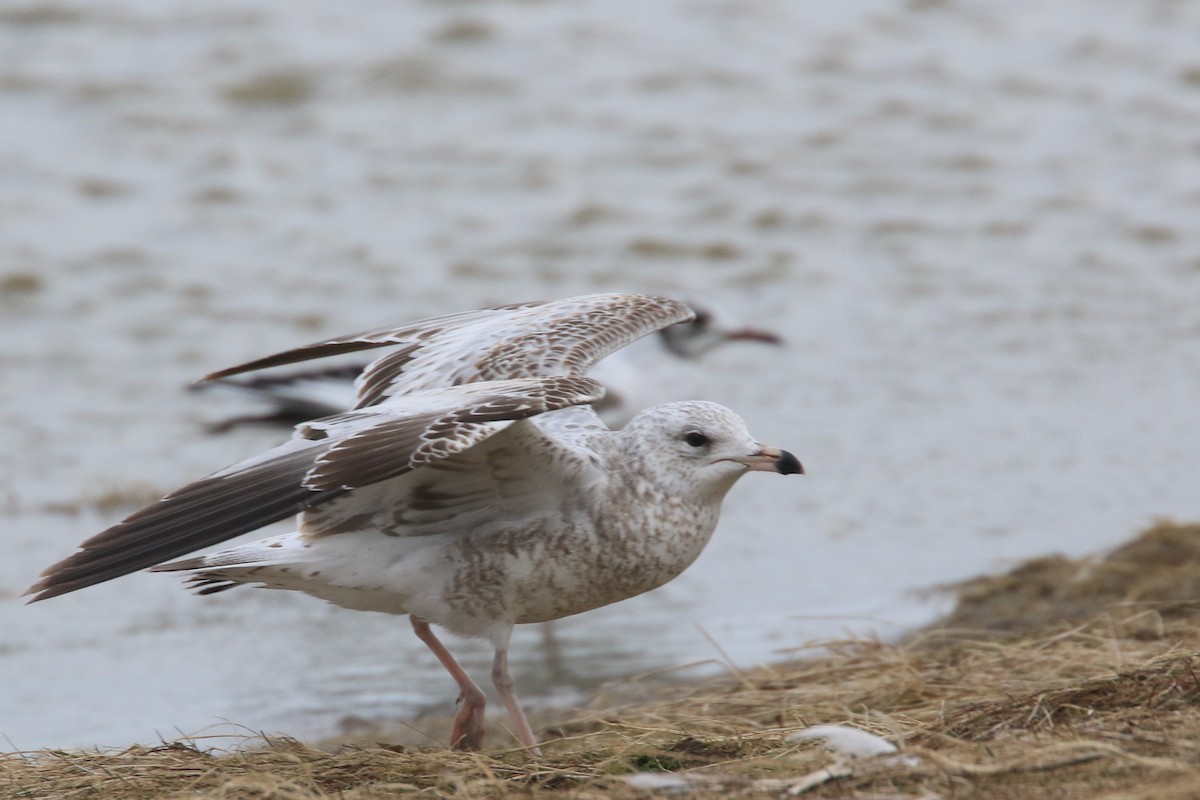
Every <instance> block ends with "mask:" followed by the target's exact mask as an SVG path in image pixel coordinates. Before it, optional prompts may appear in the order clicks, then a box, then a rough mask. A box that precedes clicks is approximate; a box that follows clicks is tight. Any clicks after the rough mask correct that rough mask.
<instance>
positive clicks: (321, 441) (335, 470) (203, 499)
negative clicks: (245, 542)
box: [26, 377, 604, 602]
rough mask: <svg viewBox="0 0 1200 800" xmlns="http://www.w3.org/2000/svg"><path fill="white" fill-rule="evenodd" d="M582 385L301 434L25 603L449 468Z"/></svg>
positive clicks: (208, 483) (450, 397) (159, 512)
mask: <svg viewBox="0 0 1200 800" xmlns="http://www.w3.org/2000/svg"><path fill="white" fill-rule="evenodd" d="M603 394H604V389H603V387H601V386H600V384H599V383H597V382H596V381H593V380H591V379H589V378H582V377H545V378H527V379H520V380H505V381H485V382H480V383H471V384H467V385H463V386H458V387H451V388H445V389H439V390H433V391H429V392H422V393H419V394H416V395H408V396H405V397H398V398H393V399H392V400H389V402H388V403H387V404H386V405H384V406H377V407H375V408H372V409H367V410H362V411H351V412H348V413H346V414H341V415H338V416H336V417H330V418H327V419H325V420H319V421H317V422H314V423H310V424H308V425H303V426H300V428H299V429H298V430H297V435H296V437H295V438H293V439H292V440H290V441H288V442H287V443H285V444H283V445H281V446H280V447H277V448H275V449H273V450H270V451H268V452H266V453H264V454H262V455H260V456H258V457H255V458H252V459H249V460H247V461H243V462H241V463H239V464H235V465H234V466H232V467H228V468H226V469H224V470H221V471H220V472H216V473H214V474H213V475H210V476H209V477H207V478H203V479H201V480H199V481H196V482H194V483H191V484H188V485H186V486H184V487H182V488H181V489H178V490H176V491H174V492H172V493H171V494H168V495H167V496H166V497H164V498H163V499H161V500H159V501H158V502H156V503H154V504H152V505H150V506H147V507H146V508H143V509H142V510H140V511H137V512H135V513H134V514H132V515H130V516H129V517H127V518H126V519H124V520H123V521H121V522H119V523H117V524H116V525H114V526H113V527H111V528H109V529H108V530H105V531H103V532H101V533H99V534H97V535H96V536H93V537H92V538H90V539H88V540H87V541H85V542H84V543H83V544H82V545H80V548H81V549H80V550H79V551H78V552H76V553H75V554H73V555H71V556H69V557H68V558H66V559H64V560H62V561H60V562H58V563H57V564H54V565H52V566H50V567H49V568H47V569H46V570H45V571H44V572H43V573H42V578H41V580H40V581H38V582H37V583H36V584H34V585H33V586H32V587H30V589H29V590H28V591H27V592H26V594H33V595H35V596H34V597H33V600H32V601H31V602H34V601H38V600H45V599H47V598H50V597H55V596H57V595H60V594H66V593H67V592H73V591H75V590H77V589H82V588H84V587H87V586H92V585H94V584H97V583H102V582H104V581H108V580H111V579H113V578H117V577H120V576H122V575H127V574H129V573H131V572H135V571H137V570H140V569H144V568H146V567H150V566H153V565H155V564H159V563H162V562H163V561H167V560H169V559H172V558H175V557H177V556H181V555H184V554H186V553H190V552H192V551H193V550H196V549H199V548H201V547H206V546H210V545H213V544H216V543H218V542H223V541H225V540H227V539H232V538H233V537H235V536H239V535H241V534H243V533H247V532H249V531H252V530H255V529H257V528H261V527H262V526H264V525H267V524H269V523H272V522H276V521H278V520H281V519H285V518H287V517H289V516H292V515H294V514H296V513H299V512H301V511H304V510H306V509H312V508H315V507H317V506H320V505H322V504H324V503H327V502H329V501H330V500H333V499H335V498H337V497H340V496H342V495H344V494H346V493H347V492H349V491H351V490H353V489H356V488H359V487H362V486H367V485H370V484H373V483H376V482H379V481H383V480H387V479H388V478H393V477H397V476H400V475H403V474H405V473H407V472H411V471H412V470H415V469H418V468H419V467H421V466H424V465H427V464H430V463H434V462H436V461H439V460H442V459H446V458H449V457H450V456H452V455H454V454H456V453H460V452H462V451H464V450H467V449H469V448H471V447H473V446H474V445H476V444H478V443H480V442H482V441H485V440H486V439H487V438H489V437H490V436H492V435H494V434H495V433H497V432H499V431H500V430H503V429H504V428H505V427H507V426H508V425H510V424H512V422H513V421H514V420H519V419H524V418H528V417H532V416H535V415H537V414H542V413H545V412H547V411H553V410H556V409H563V408H569V407H572V406H577V405H584V404H587V403H591V402H594V401H596V400H598V399H599V398H600V397H602V396H603Z"/></svg>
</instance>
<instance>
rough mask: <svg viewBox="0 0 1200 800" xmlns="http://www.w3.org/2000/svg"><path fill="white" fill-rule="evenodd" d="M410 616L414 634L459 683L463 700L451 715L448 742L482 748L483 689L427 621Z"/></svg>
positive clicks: (484, 700)
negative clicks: (451, 653)
mask: <svg viewBox="0 0 1200 800" xmlns="http://www.w3.org/2000/svg"><path fill="white" fill-rule="evenodd" d="M409 619H410V620H411V621H412V626H413V630H414V631H415V632H416V634H417V638H418V639H420V640H421V641H422V642H424V643H425V646H426V647H428V648H429V649H430V650H432V651H433V654H434V655H435V656H437V658H438V661H440V662H442V666H443V667H445V668H446V671H447V672H449V673H450V676H451V677H453V678H454V682H455V683H457V684H458V691H459V699H460V700H462V708H461V709H459V711H458V715H457V716H455V717H454V728H453V730H452V731H451V733H450V746H451V747H452V748H454V749H455V750H480V749H482V748H483V712H484V708H485V707H486V706H487V698H486V697H485V696H484V694H483V691H482V690H481V689H480V688H479V687H478V686H476V685H475V682H474V681H473V680H471V676H470V675H468V674H467V673H466V670H464V669H463V668H462V667H461V666H459V664H458V662H457V661H455V660H454V656H452V655H450V651H449V650H447V649H446V646H445V645H444V644H442V643H441V641H440V640H439V639H438V638H437V637H436V636H434V635H433V631H432V630H431V629H430V627H429V623H428V622H426V621H425V620H423V619H421V618H419V617H414V616H411V615H410V616H409Z"/></svg>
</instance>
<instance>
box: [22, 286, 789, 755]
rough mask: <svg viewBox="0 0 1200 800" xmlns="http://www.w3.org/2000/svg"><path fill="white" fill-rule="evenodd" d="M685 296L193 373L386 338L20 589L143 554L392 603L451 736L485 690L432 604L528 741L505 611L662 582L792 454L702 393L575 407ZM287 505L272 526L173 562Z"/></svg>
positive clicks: (505, 310) (208, 576)
mask: <svg viewBox="0 0 1200 800" xmlns="http://www.w3.org/2000/svg"><path fill="white" fill-rule="evenodd" d="M692 313H693V312H692V311H691V309H689V308H688V307H687V306H685V305H683V304H682V303H678V302H676V301H673V300H668V299H664V298H655V297H645V296H641V295H625V294H607V295H588V296H584V297H576V298H571V299H567V300H559V301H552V302H535V303H525V304H520V305H512V306H503V307H499V308H491V309H483V310H480V311H470V312H464V313H460V314H451V315H447V316H443V317H437V318H435V319H431V320H426V321H423V322H417V323H413V324H411V325H405V326H401V327H397V328H387V329H381V330H374V331H368V332H365V333H362V334H358V335H354V336H347V337H339V338H335V339H329V340H326V341H323V342H317V343H315V344H312V345H308V346H305V347H301V348H298V349H296V350H290V351H287V352H284V353H280V354H277V355H274V356H268V357H266V358H262V359H258V360H257V361H252V362H249V363H247V364H243V365H240V366H238V367H233V368H231V369H227V370H222V371H220V372H216V373H213V374H212V375H210V376H208V378H209V379H213V378H217V377H221V376H225V375H232V374H236V373H239V372H243V371H247V370H253V369H261V368H264V367H268V366H276V365H280V364H288V363H293V362H296V361H302V360H306V359H309V358H319V357H322V356H327V355H333V354H336V353H342V352H350V351H354V350H362V349H368V348H374V347H387V346H390V347H392V348H393V349H392V350H391V351H390V352H388V353H387V354H386V355H384V356H383V357H381V358H379V359H377V360H375V361H374V362H372V363H371V364H370V365H369V366H368V367H367V368H366V370H365V371H364V372H363V373H362V375H361V376H360V377H359V379H358V403H357V405H356V407H355V408H354V409H352V410H351V411H348V412H344V413H341V414H337V415H334V416H330V417H326V418H324V419H320V420H314V421H312V422H308V423H305V424H302V425H299V426H297V428H296V432H295V435H294V436H293V437H292V439H290V440H289V441H288V442H286V443H285V444H283V445H280V446H279V447H276V448H274V449H272V450H269V451H267V452H266V453H263V454H261V455H259V456H257V457H255V458H251V459H248V460H246V461H243V462H241V463H239V464H235V465H233V466H231V467H228V468H226V469H223V470H221V471H219V472H216V473H213V474H212V475H210V476H208V477H207V478H203V479H201V480H199V481H196V482H195V483H191V484H188V485H186V486H184V487H182V488H180V489H177V490H176V491H174V492H172V493H170V494H168V495H167V496H166V497H164V498H163V499H161V500H159V501H158V502H156V503H154V504H152V505H150V506H147V507H146V508H144V509H142V510H140V511H137V512H135V513H134V514H132V515H130V516H129V517H127V518H126V519H125V520H124V521H122V522H120V523H118V524H116V525H114V526H113V527H111V528H109V529H108V530H106V531H103V532H101V533H99V534H97V535H96V536H93V537H92V538H90V539H88V540H87V541H85V542H84V543H83V544H82V545H81V546H80V550H79V551H78V552H76V553H75V554H74V555H71V556H69V557H68V558H66V559H64V560H62V561H60V562H59V563H57V564H54V565H53V566H51V567H49V568H48V569H47V570H46V571H45V572H44V573H43V574H42V577H41V580H39V581H38V582H37V583H36V584H34V585H33V586H32V587H30V589H29V591H28V592H27V593H29V594H33V595H34V597H33V600H32V601H38V600H45V599H47V598H50V597H55V596H57V595H60V594H66V593H67V592H73V591H75V590H77V589H82V588H85V587H87V586H92V585H94V584H97V583H101V582H103V581H107V580H111V579H113V578H117V577H120V576H122V575H127V574H129V573H131V572H134V571H136V570H140V569H144V568H147V567H150V568H152V569H153V571H187V572H190V573H191V577H190V582H191V583H192V584H193V586H195V587H196V588H197V589H199V591H200V593H202V594H209V593H212V592H217V591H222V590H224V589H229V588H232V587H234V586H237V585H240V584H259V585H262V586H265V587H268V588H274V589H294V590H298V591H302V592H306V593H308V594H311V595H314V596H316V597H320V598H322V599H324V600H328V601H330V602H332V603H335V604H337V605H340V606H343V607H346V608H352V609H360V610H366V611H383V612H388V613H393V614H407V615H409V619H410V621H411V623H412V626H413V629H414V631H415V632H416V634H417V636H418V637H419V638H420V639H421V641H423V642H424V643H425V644H426V645H427V646H428V647H429V648H430V650H432V651H433V653H434V654H435V655H436V656H437V658H438V660H439V661H441V663H442V664H443V666H445V668H446V669H447V671H449V672H450V674H451V675H452V676H453V677H454V680H455V681H456V682H457V684H458V687H459V690H460V692H461V696H462V700H463V703H462V707H461V709H460V710H459V712H458V714H457V716H456V717H455V720H454V727H453V730H452V734H451V744H452V745H453V746H454V747H456V748H460V749H471V750H474V749H479V748H480V747H481V746H482V743H483V718H484V695H483V692H482V691H480V689H479V687H478V686H476V685H475V683H474V682H473V681H472V680H471V678H470V677H469V676H468V675H467V674H466V672H465V671H464V670H463V669H462V667H461V666H459V664H458V662H457V661H456V660H455V659H454V657H453V656H452V655H451V654H450V652H449V651H448V650H447V649H446V647H445V646H444V645H443V644H442V643H441V641H440V640H439V639H438V638H437V637H436V636H435V635H434V633H433V630H432V629H431V627H430V624H431V623H433V624H437V625H441V626H443V627H445V628H447V629H449V630H451V631H453V632H455V633H459V634H462V635H466V636H476V637H482V638H486V639H487V640H489V641H490V642H491V644H492V646H493V648H494V651H495V657H494V661H493V667H492V680H493V682H494V684H495V686H496V689H497V691H498V692H499V694H500V696H501V697H502V698H503V700H504V703H505V705H506V706H507V708H508V712H509V716H510V719H511V721H512V726H513V732H514V734H515V735H516V737H517V739H518V740H519V741H520V742H521V744H522V745H524V746H526V747H528V748H530V749H531V750H534V751H536V748H537V743H536V740H535V738H534V735H533V731H532V729H531V728H530V726H529V723H528V721H527V720H526V718H525V714H524V712H523V711H522V710H521V707H520V705H519V703H518V701H517V698H516V695H515V693H514V691H513V684H512V679H511V678H510V676H509V671H508V642H509V637H510V636H511V634H512V629H513V626H514V625H517V624H522V623H530V622H543V621H546V620H551V619H558V618H560V617H565V616H569V615H571V614H578V613H580V612H582V611H588V610H590V609H593V608H599V607H601V606H604V605H608V604H609V603H615V602H617V601H619V600H624V599H626V598H629V597H633V596H635V595H638V594H642V593H643V592H647V591H649V590H651V589H654V588H656V587H658V586H661V585H663V584H664V583H666V582H667V581H669V580H671V579H672V578H674V577H675V576H677V575H679V574H680V573H681V572H682V571H683V570H684V569H686V568H687V567H688V565H690V564H691V563H692V562H693V561H694V560H695V559H696V557H697V556H698V555H699V554H700V551H701V550H703V548H704V546H705V544H706V543H707V542H708V539H709V537H710V536H711V534H712V532H713V530H714V528H715V527H716V524H717V517H718V515H719V513H720V506H721V501H722V499H723V498H724V496H725V493H726V492H727V491H728V490H729V489H730V488H731V487H732V486H733V484H734V482H736V481H737V479H738V478H740V477H741V476H742V475H744V474H745V473H746V472H748V471H751V470H764V471H774V472H779V473H782V474H785V475H786V474H791V473H799V472H803V470H802V468H801V466H800V462H799V461H797V459H796V457H795V456H793V455H792V454H791V453H788V452H786V451H783V450H779V449H776V448H773V447H768V446H765V445H761V444H759V443H758V442H756V441H755V440H754V439H753V437H751V435H750V434H749V432H748V431H747V430H746V426H745V424H744V423H743V422H742V420H741V419H740V418H739V417H738V416H737V415H736V414H734V413H733V412H732V411H730V410H728V409H726V408H723V407H722V406H719V405H716V404H714V403H708V402H702V401H688V402H681V403H668V404H664V405H659V406H654V407H652V408H649V409H647V410H645V411H643V412H641V413H640V414H638V415H637V416H636V417H634V419H633V420H632V421H631V422H630V423H629V424H628V425H627V426H626V427H625V428H624V429H622V430H620V431H612V430H610V429H608V428H607V427H606V426H604V424H603V423H602V422H601V421H600V419H599V417H598V416H597V415H596V413H595V411H593V410H592V408H591V407H590V406H589V405H588V404H590V403H594V402H595V401H596V400H598V399H600V398H601V397H602V396H603V392H604V390H603V388H602V387H601V386H600V384H599V383H597V382H596V381H595V380H593V379H591V378H587V377H585V376H584V373H586V372H587V370H588V369H589V368H590V367H591V366H592V365H593V364H595V363H596V362H597V361H598V360H599V359H601V358H603V357H604V356H606V355H608V354H609V353H611V352H613V351H614V350H616V349H618V348H620V347H623V346H625V345H626V344H628V343H629V342H631V341H633V340H635V339H637V338H639V337H641V336H644V335H646V334H648V333H650V332H651V331H654V330H657V329H659V328H662V327H664V326H667V325H671V324H674V323H678V322H681V321H685V320H687V319H689V318H690V317H691V315H692ZM294 514H297V515H298V530H296V531H294V532H292V533H288V534H284V535H281V536H273V537H270V538H267V539H263V540H260V541H256V542H252V543H249V544H245V545H240V546H237V547H234V548H231V549H228V550H223V551H220V552H217V553H212V554H209V555H204V556H199V557H196V558H189V559H186V560H183V561H171V559H174V558H176V557H178V556H181V555H184V554H187V553H190V552H192V551H194V550H197V549H199V548H202V547H207V546H210V545H214V544H216V543H218V542H222V541H225V540H227V539H231V538H233V537H235V536H238V535H240V534H243V533H246V532H248V531H253V530H256V529H258V528H260V527H262V526H264V525H267V524H269V523H272V522H276V521H278V520H281V519H285V518H287V517H289V516H291V515H294ZM32 601H31V602H32Z"/></svg>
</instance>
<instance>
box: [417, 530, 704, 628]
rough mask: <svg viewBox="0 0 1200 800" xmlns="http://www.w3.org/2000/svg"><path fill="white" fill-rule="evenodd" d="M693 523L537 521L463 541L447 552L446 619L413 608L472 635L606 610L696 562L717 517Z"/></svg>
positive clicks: (443, 603)
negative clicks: (550, 526)
mask: <svg viewBox="0 0 1200 800" xmlns="http://www.w3.org/2000/svg"><path fill="white" fill-rule="evenodd" d="M692 522H693V523H694V524H691V525H688V526H684V527H682V528H680V527H678V526H676V527H673V528H672V529H671V530H672V531H673V532H672V533H671V534H670V535H667V534H666V530H667V528H666V527H664V526H660V525H655V524H648V525H645V526H638V527H637V528H628V529H625V530H612V529H607V528H605V527H603V526H600V527H592V526H586V527H585V526H582V525H580V526H565V527H557V528H556V529H554V530H547V529H545V528H539V527H536V526H534V527H531V528H528V529H523V530H520V531H513V530H507V531H497V532H495V533H494V534H490V535H483V536H478V537H469V538H465V539H462V540H459V541H457V542H455V543H453V545H452V546H450V547H447V548H446V550H445V551H444V553H443V558H444V562H443V563H444V565H445V568H446V570H447V575H448V580H446V582H445V583H444V584H443V587H442V592H441V598H440V600H441V606H442V609H443V611H444V612H445V613H444V614H442V615H439V616H441V617H442V618H441V619H439V618H437V616H433V615H428V614H422V613H421V612H419V611H418V610H417V609H416V608H415V607H414V606H412V605H411V604H410V608H411V610H412V611H413V613H418V614H419V615H421V616H426V617H427V618H428V619H430V621H432V622H438V623H440V624H442V625H445V626H446V627H448V628H450V629H451V630H454V631H456V632H459V633H464V634H468V635H472V634H474V635H481V634H484V633H485V629H486V628H489V627H490V626H492V625H494V624H495V623H496V622H497V621H498V620H504V621H506V622H509V623H517V624H520V623H530V622H545V621H547V620H552V619H559V618H561V617H567V616H571V615H572V614H579V613H581V612H584V611H590V610H591V609H594V608H600V607H601V606H606V605H609V604H610V603H615V602H618V601H620V600H625V599H627V598H630V597H634V596H636V595H639V594H642V593H644V592H648V591H650V590H651V589H654V588H657V587H659V586H662V585H663V584H664V583H667V582H668V581H670V580H671V579H673V578H675V577H676V576H677V575H679V574H680V573H681V572H683V570H685V569H686V568H687V567H688V566H689V565H690V564H691V563H692V562H693V561H695V559H696V557H697V556H699V555H700V552H701V551H702V550H703V549H704V546H705V545H706V544H707V543H708V540H709V538H710V537H711V535H712V531H713V528H714V527H715V523H716V520H715V518H708V517H707V516H706V515H702V518H698V519H694V520H692ZM681 531H682V532H681Z"/></svg>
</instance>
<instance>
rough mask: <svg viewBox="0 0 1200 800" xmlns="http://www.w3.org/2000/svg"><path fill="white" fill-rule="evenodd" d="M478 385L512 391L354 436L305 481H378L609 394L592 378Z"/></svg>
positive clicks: (331, 485) (317, 486)
mask: <svg viewBox="0 0 1200 800" xmlns="http://www.w3.org/2000/svg"><path fill="white" fill-rule="evenodd" d="M473 386H474V387H478V388H480V389H483V388H484V387H492V386H495V387H499V386H504V387H506V391H504V392H495V391H493V392H491V393H489V394H485V395H483V396H481V397H480V398H479V400H478V402H476V403H474V404H472V405H470V406H464V407H462V408H457V409H454V410H453V411H450V412H449V413H433V414H427V415H422V416H416V417H404V418H400V419H395V420H388V421H386V422H382V423H380V424H378V425H374V426H372V427H370V428H368V429H366V430H364V431H361V432H359V433H356V434H354V435H353V436H349V437H347V438H345V439H343V440H341V441H339V442H338V443H337V444H336V445H334V446H333V447H331V448H330V449H329V450H328V451H326V452H325V453H324V455H322V456H321V457H320V458H319V459H318V460H317V463H316V466H314V467H313V469H312V471H311V472H310V473H309V474H308V476H307V477H306V478H305V480H304V483H305V485H306V486H307V487H308V488H310V489H313V490H316V491H329V490H334V489H338V488H343V487H344V488H354V487H358V486H367V485H369V484H372V483H378V482H379V481H383V480H387V479H388V478H394V477H396V476H397V475H402V474H404V473H405V472H410V471H411V470H414V469H416V468H418V467H421V466H424V465H425V464H429V463H431V462H433V461H439V460H441V459H443V458H447V457H448V456H450V455H453V454H454V453H461V452H462V451H464V450H466V449H468V448H470V447H472V446H474V445H476V444H478V443H479V442H482V441H483V440H484V439H487V438H488V437H489V436H492V435H493V434H495V433H496V432H497V431H499V430H501V429H502V428H503V427H504V425H502V424H498V423H505V422H510V421H513V420H518V419H525V418H527V417H532V416H535V415H537V414H544V413H545V412H547V411H554V410H556V409H560V408H568V407H570V406H578V405H585V404H587V403H591V402H594V401H596V400H599V399H600V398H601V397H603V396H604V387H602V386H601V385H600V384H599V383H597V382H596V381H594V380H592V379H590V378H574V377H558V378H540V379H532V380H523V381H511V382H510V381H502V382H487V383H479V384H473ZM507 387H511V388H507ZM517 387H521V388H520V389H518V388H517Z"/></svg>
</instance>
